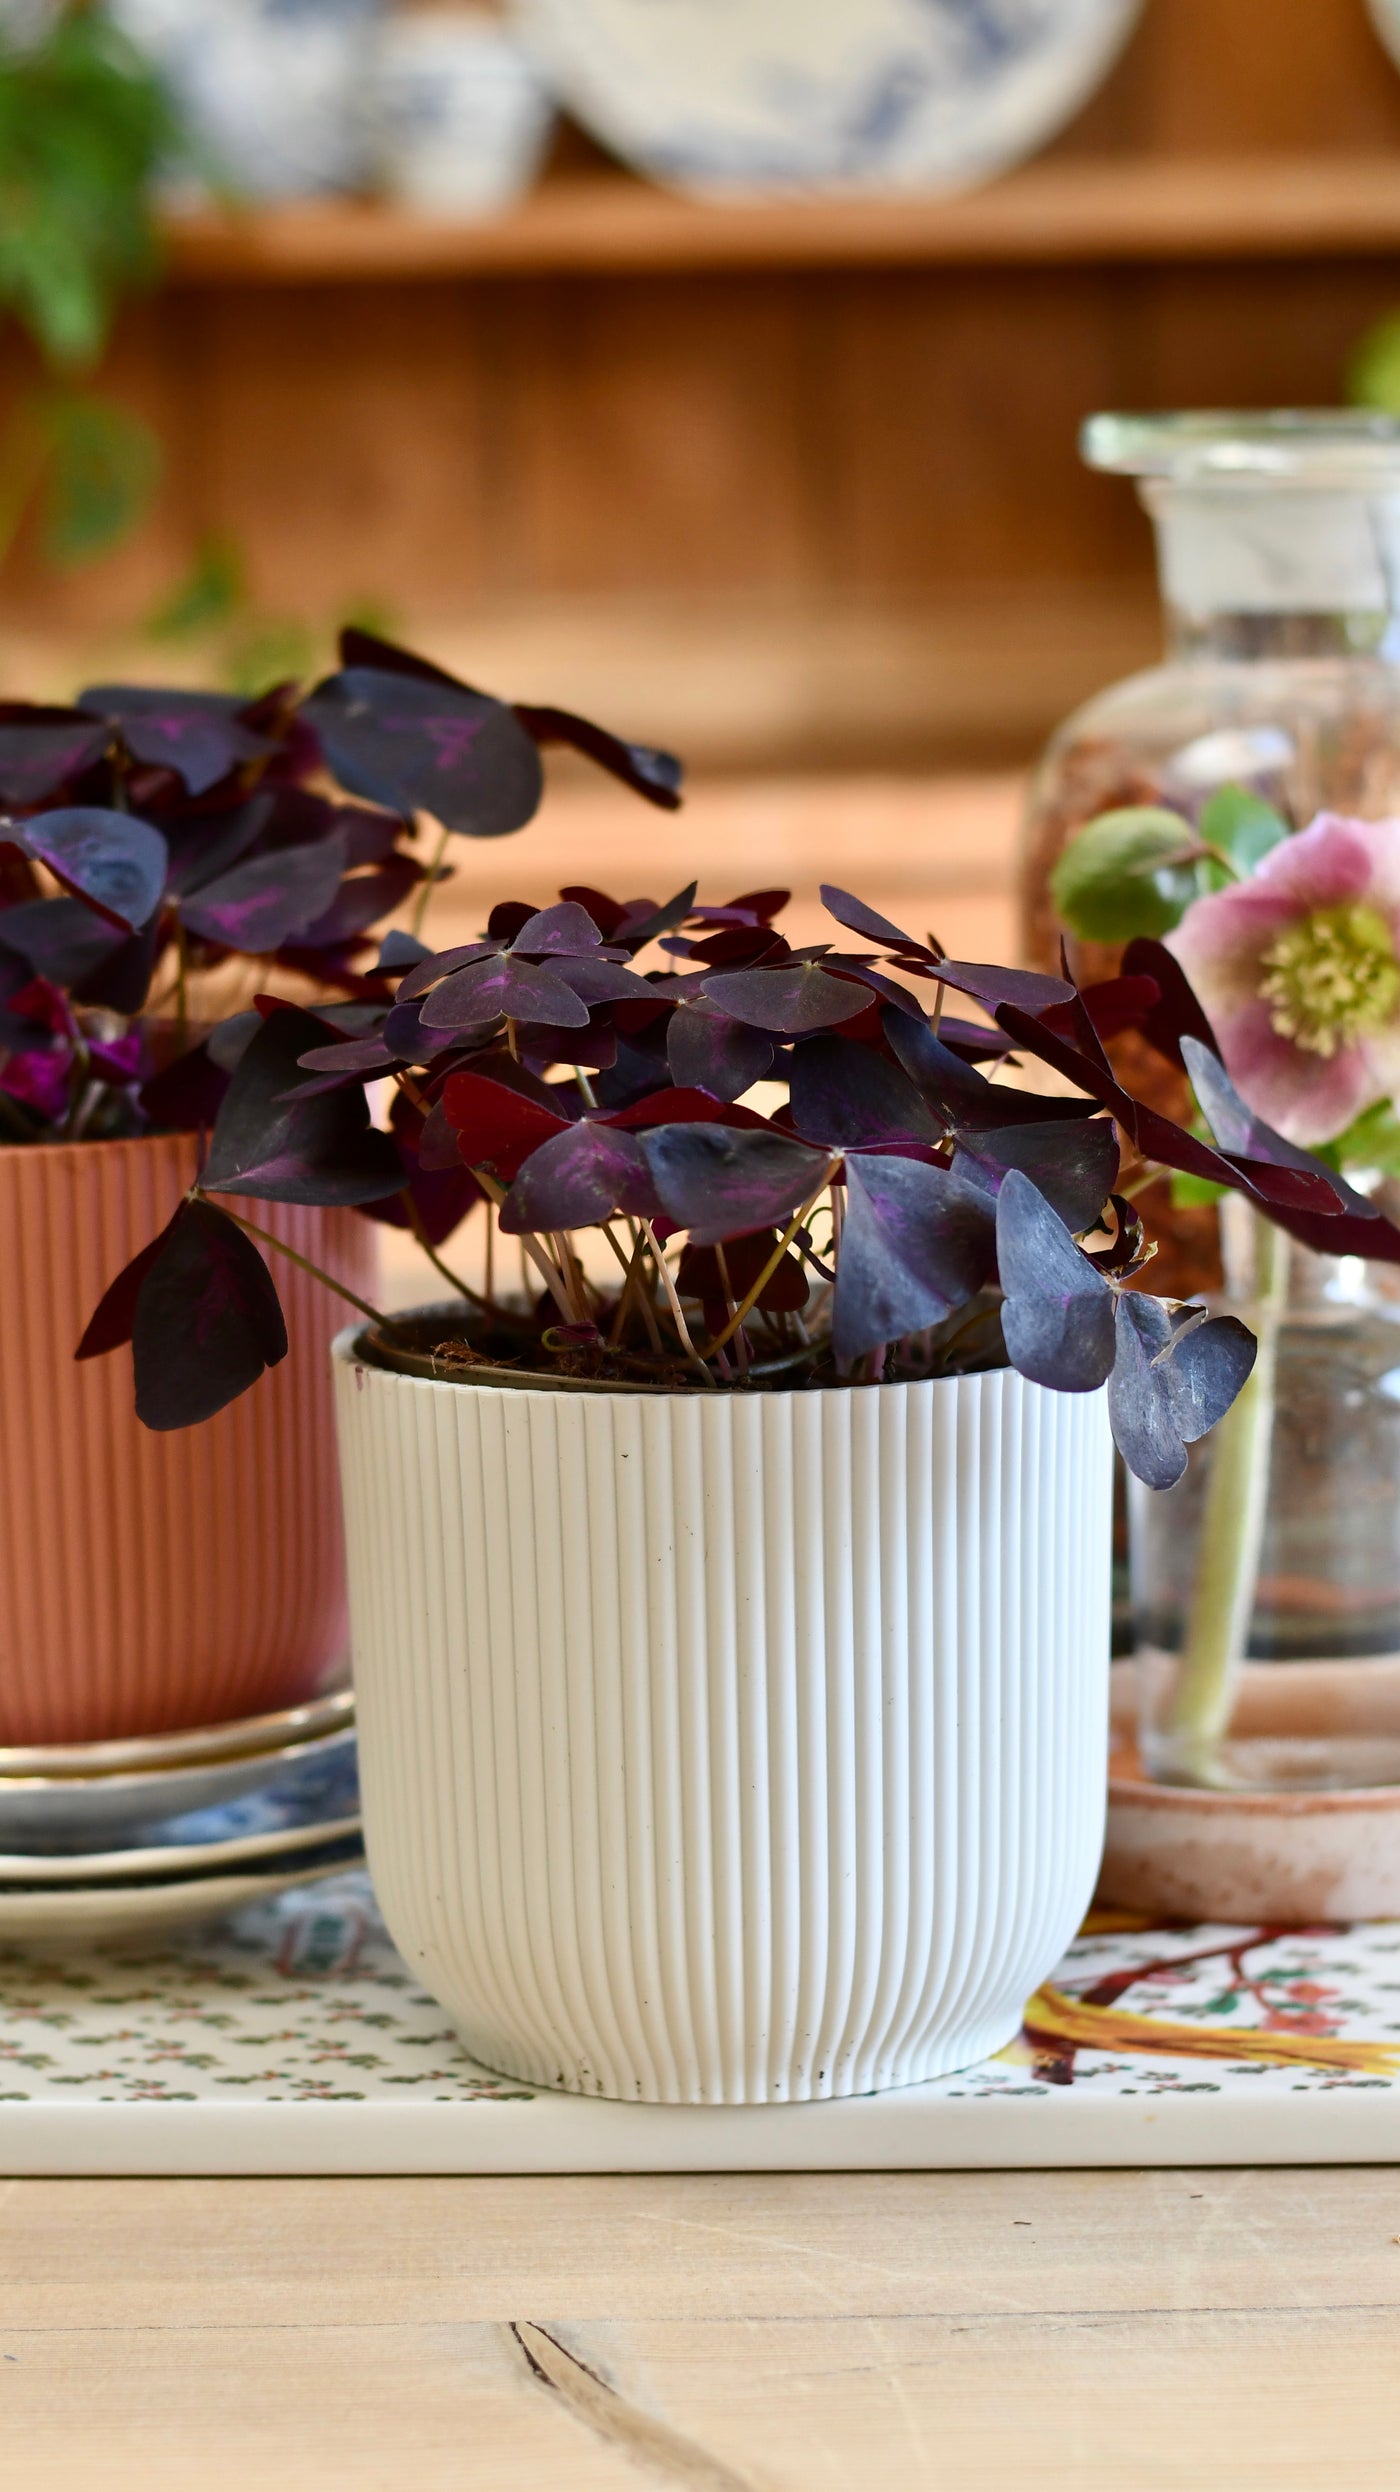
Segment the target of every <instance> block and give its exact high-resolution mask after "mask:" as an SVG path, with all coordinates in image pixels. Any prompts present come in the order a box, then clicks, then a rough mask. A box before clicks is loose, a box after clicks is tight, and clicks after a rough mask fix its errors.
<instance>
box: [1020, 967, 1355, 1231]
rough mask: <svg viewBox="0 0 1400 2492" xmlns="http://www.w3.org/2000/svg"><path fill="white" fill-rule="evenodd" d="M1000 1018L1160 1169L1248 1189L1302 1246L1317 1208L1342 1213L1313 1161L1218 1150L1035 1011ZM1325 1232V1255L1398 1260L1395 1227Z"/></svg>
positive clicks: (1333, 1188)
mask: <svg viewBox="0 0 1400 2492" xmlns="http://www.w3.org/2000/svg"><path fill="white" fill-rule="evenodd" d="M997 1018H998V1020H1000V1021H1001V1022H1002V1024H1003V1026H1004V1027H1005V1029H1006V1030H1007V1031H1008V1032H1009V1033H1010V1035H1011V1036H1012V1037H1013V1038H1014V1039H1015V1040H1016V1043H1017V1045H1018V1046H1019V1047H1021V1048H1023V1049H1024V1050H1025V1052H1026V1053H1027V1054H1030V1055H1035V1056H1039V1057H1040V1058H1041V1059H1042V1061H1043V1062H1045V1063H1046V1064H1050V1065H1053V1066H1054V1068H1055V1070H1056V1071H1057V1072H1060V1073H1064V1074H1065V1075H1067V1077H1068V1078H1069V1080H1070V1081H1073V1082H1078V1083H1079V1084H1080V1086H1081V1087H1082V1088H1083V1089H1085V1090H1087V1091H1088V1092H1089V1094H1090V1096H1091V1098H1093V1099H1094V1100H1096V1101H1097V1102H1098V1104H1099V1106H1101V1107H1106V1108H1110V1109H1111V1110H1112V1112H1113V1114H1114V1116H1115V1117H1116V1118H1117V1120H1118V1123H1119V1124H1120V1125H1121V1126H1122V1128H1123V1130H1124V1132H1125V1133H1126V1134H1127V1135H1128V1137H1129V1139H1130V1140H1131V1141H1132V1142H1134V1143H1135V1144H1136V1146H1137V1148H1138V1150H1139V1151H1140V1152H1141V1153H1142V1156H1143V1158H1144V1159H1148V1160H1157V1161H1159V1162H1160V1164H1161V1165H1162V1167H1164V1168H1179V1169H1181V1170H1182V1171H1183V1172H1184V1173H1185V1174H1186V1175H1188V1176H1192V1177H1205V1178H1207V1179H1209V1180H1210V1182H1211V1183H1212V1184H1215V1185H1223V1186H1228V1187H1230V1188H1231V1189H1233V1190H1235V1191H1238V1192H1239V1193H1242V1194H1251V1195H1253V1196H1254V1198H1255V1200H1256V1201H1258V1202H1261V1203H1263V1204H1264V1205H1265V1206H1266V1207H1267V1209H1268V1211H1269V1215H1270V1218H1271V1219H1276V1220H1277V1222H1278V1224H1279V1226H1280V1228H1284V1229H1287V1230H1288V1233H1289V1235H1290V1236H1294V1237H1298V1238H1300V1239H1301V1240H1302V1242H1303V1244H1304V1245H1309V1246H1311V1245H1314V1244H1315V1243H1316V1242H1317V1232H1318V1230H1319V1228H1320V1226H1321V1223H1320V1222H1319V1218H1318V1215H1319V1214H1321V1215H1322V1216H1323V1220H1324V1221H1325V1220H1326V1219H1327V1218H1328V1217H1329V1216H1331V1215H1330V1213H1329V1205H1330V1204H1336V1206H1337V1212H1336V1217H1337V1219H1338V1220H1340V1219H1341V1217H1342V1213H1341V1203H1340V1197H1339V1194H1338V1190H1337V1181H1336V1180H1335V1179H1334V1178H1333V1177H1331V1175H1330V1174H1329V1173H1328V1172H1327V1171H1322V1170H1319V1171H1318V1172H1317V1173H1315V1172H1314V1170H1313V1169H1311V1168H1279V1167H1273V1166H1270V1165H1269V1164H1268V1163H1266V1162H1265V1161H1262V1160H1246V1159H1232V1158H1230V1157H1229V1156H1228V1155H1227V1154H1226V1153H1224V1152H1223V1151H1217V1150H1214V1149H1212V1147H1211V1145H1210V1144H1209V1143H1206V1142H1200V1141H1198V1140H1197V1138H1196V1136H1195V1135H1194V1134H1189V1133H1187V1132H1186V1130H1185V1128H1184V1127H1183V1126H1181V1125H1176V1124H1173V1122H1172V1120H1171V1118H1170V1117H1168V1116H1163V1115H1161V1114H1160V1113H1159V1112H1158V1110H1157V1109H1156V1108H1150V1107H1147V1106H1146V1105H1144V1104H1143V1103H1142V1102H1141V1101H1140V1100H1136V1099H1134V1098H1133V1097H1132V1096H1131V1095H1130V1093H1129V1092H1128V1091H1126V1090H1124V1088H1123V1086H1122V1084H1121V1082H1120V1081H1119V1080H1118V1078H1117V1076H1116V1075H1115V1074H1114V1073H1113V1071H1112V1069H1111V1068H1110V1067H1109V1066H1108V1065H1107V1064H1106V1063H1100V1062H1099V1061H1098V1060H1097V1059H1096V1058H1095V1057H1094V1056H1091V1055H1089V1054H1088V1053H1087V1052H1086V1051H1085V1050H1084V1049H1083V1048H1081V1047H1079V1046H1077V1045H1076V1044H1075V1042H1074V1041H1073V1040H1072V1039H1067V1038H1061V1037H1059V1036H1058V1035H1057V1033H1056V1032H1055V1031H1053V1030H1050V1029H1047V1028H1046V1027H1045V1026H1044V1024H1043V1023H1041V1022H1040V1021H1038V1020H1036V1019H1035V1018H1034V1016H1033V1015H1032V1014H1030V1013H1025V1012H1020V1011H1018V1010H1017V1008H1016V1007H1015V1006H1014V1005H1012V1004H1006V1005H1003V1006H1002V1007H1001V1009H1000V1011H999V1012H998V1015H997ZM1300 1219H1301V1220H1304V1221H1306V1222H1307V1223H1308V1224H1309V1227H1308V1232H1307V1233H1306V1234H1305V1232H1304V1228H1303V1227H1302V1226H1300V1225H1297V1222H1298V1221H1299V1220H1300ZM1368 1225H1369V1224H1368ZM1388 1228H1389V1223H1388V1222H1384V1221H1377V1222H1376V1224H1375V1232H1374V1233H1375V1234H1376V1235H1377V1237H1379V1236H1380V1234H1381V1233H1382V1232H1383V1231H1385V1230H1386V1229H1388ZM1327 1234H1328V1235H1329V1236H1331V1237H1333V1238H1335V1239H1336V1241H1337V1242H1336V1243H1335V1244H1332V1245H1319V1246H1318V1251H1319V1252H1321V1253H1323V1254H1329V1253H1330V1254H1374V1255H1378V1256H1381V1257H1383V1258H1385V1259H1386V1260H1389V1261H1396V1260H1400V1231H1391V1237H1390V1242H1388V1243H1387V1244H1385V1245H1381V1244H1376V1245H1374V1246H1353V1245H1350V1244H1343V1243H1342V1236H1343V1232H1342V1229H1341V1228H1340V1227H1336V1228H1333V1229H1330V1230H1329V1231H1328V1232H1327Z"/></svg>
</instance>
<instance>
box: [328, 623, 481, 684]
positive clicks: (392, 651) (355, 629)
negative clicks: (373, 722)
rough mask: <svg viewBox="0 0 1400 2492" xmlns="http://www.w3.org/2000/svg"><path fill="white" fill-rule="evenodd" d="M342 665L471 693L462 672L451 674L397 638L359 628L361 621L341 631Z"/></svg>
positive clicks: (349, 624) (347, 625)
mask: <svg viewBox="0 0 1400 2492" xmlns="http://www.w3.org/2000/svg"><path fill="white" fill-rule="evenodd" d="M339 647H340V663H341V665H342V667H359V666H369V667H374V668H376V669H377V670H378V672H379V673H381V674H385V675H412V676H416V677H417V679H418V681H419V682H420V683H425V684H446V686H447V688H448V690H449V691H450V692H471V691H474V690H475V686H474V685H472V684H467V683H463V681H462V679H461V677H460V675H449V674H448V672H447V669H446V668H445V667H442V666H434V664H433V661H432V659H431V658H420V657H419V655H418V653H417V651H416V650H413V649H401V648H399V646H398V644H397V642H396V641H392V640H381V639H380V638H379V636H378V634H377V633H376V632H366V631H362V630H361V629H360V626H359V624H358V623H347V624H346V625H345V626H344V628H343V630H342V631H341V634H340V642H339Z"/></svg>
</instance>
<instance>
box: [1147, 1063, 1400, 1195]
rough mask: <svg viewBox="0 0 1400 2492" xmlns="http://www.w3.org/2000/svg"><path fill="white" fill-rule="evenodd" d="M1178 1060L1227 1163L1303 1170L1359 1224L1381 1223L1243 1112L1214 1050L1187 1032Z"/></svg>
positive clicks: (1249, 1111)
mask: <svg viewBox="0 0 1400 2492" xmlns="http://www.w3.org/2000/svg"><path fill="white" fill-rule="evenodd" d="M1181 1060H1182V1064H1183V1066H1184V1068H1185V1071H1186V1073H1187V1076H1188V1078H1189V1080H1190V1083H1191V1088H1192V1089H1193V1090H1194V1092H1195V1094H1196V1102H1197V1105H1198V1106H1199V1108H1200V1111H1201V1114H1202V1115H1203V1116H1204V1118H1205V1120H1206V1123H1207V1124H1208V1125H1209V1127H1210V1130H1211V1132H1212V1133H1213V1135H1214V1136H1215V1139H1216V1141H1217V1142H1218V1143H1219V1145H1220V1148H1221V1150H1222V1151H1228V1152H1229V1154H1230V1156H1231V1158H1232V1159H1247V1160H1252V1161H1258V1160H1263V1161H1265V1162H1266V1163H1267V1165H1268V1166H1269V1167H1271V1168H1305V1169H1308V1170H1310V1171H1311V1173H1312V1174H1313V1175H1314V1176H1318V1177H1321V1178H1322V1179H1323V1181H1324V1182H1325V1183H1326V1184H1327V1185H1329V1186H1331V1187H1332V1189H1333V1191H1334V1193H1335V1194H1336V1196H1337V1198H1338V1201H1339V1202H1343V1203H1345V1205H1346V1207H1347V1210H1348V1211H1349V1212H1352V1213H1354V1214H1355V1216H1356V1217H1357V1218H1358V1219H1360V1220H1375V1219H1378V1218H1379V1217H1380V1214H1379V1212H1378V1211H1377V1208H1376V1206H1375V1204H1374V1203H1371V1202H1368V1201H1367V1198H1366V1196H1365V1195H1364V1194H1358V1193H1357V1191H1356V1189H1355V1187H1354V1186H1349V1185H1348V1184H1347V1182H1346V1180H1345V1178H1344V1177H1339V1176H1338V1175H1337V1173H1336V1171H1335V1169H1331V1168H1328V1167H1326V1166H1325V1165H1324V1163H1323V1162H1322V1161H1321V1160H1319V1159H1314V1157H1313V1155H1312V1153H1311V1151H1304V1150H1303V1149H1301V1148H1300V1146H1299V1145H1298V1144H1297V1143H1296V1142H1289V1141H1288V1140H1287V1138H1286V1137H1285V1136H1284V1135H1283V1134H1281V1133H1276V1132H1275V1130H1274V1128H1273V1126H1272V1125H1266V1124H1265V1122H1264V1119H1263V1117H1262V1116H1256V1115H1255V1113H1254V1110H1253V1108H1250V1107H1246V1105H1245V1103H1244V1101H1243V1099H1242V1098H1241V1097H1240V1094H1239V1092H1238V1091H1237V1090H1236V1088H1235V1085H1234V1083H1233V1082H1232V1081H1231V1079H1230V1076H1229V1074H1228V1073H1227V1072H1226V1070H1225V1067H1224V1065H1223V1064H1222V1063H1221V1061H1220V1058H1219V1056H1218V1055H1217V1054H1216V1053H1215V1050H1214V1048H1212V1047H1206V1046H1204V1045H1203V1044H1202V1042H1201V1041H1200V1039H1198V1038H1193V1037H1192V1036H1191V1033H1190V1031H1189V1030H1186V1031H1183V1032H1182V1035H1181Z"/></svg>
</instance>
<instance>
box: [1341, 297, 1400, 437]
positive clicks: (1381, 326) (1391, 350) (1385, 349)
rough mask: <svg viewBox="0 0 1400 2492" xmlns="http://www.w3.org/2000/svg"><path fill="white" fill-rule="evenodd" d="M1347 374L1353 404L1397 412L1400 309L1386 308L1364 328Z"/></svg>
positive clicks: (1399, 397) (1399, 398)
mask: <svg viewBox="0 0 1400 2492" xmlns="http://www.w3.org/2000/svg"><path fill="white" fill-rule="evenodd" d="M1347 377H1348V380H1349V382H1350V388H1351V398H1352V403H1353V404H1354V405H1355V406H1358V407H1378V408H1379V409H1380V410H1381V413H1382V414H1383V415H1400V311H1393V312H1387V313H1386V314H1385V316H1384V318H1383V319H1380V320H1378V321H1377V322H1376V324H1375V327H1374V328H1371V329H1368V330H1367V332H1366V334H1365V336H1364V337H1363V339H1362V340H1361V343H1360V345H1359V346H1358V347H1357V349H1356V352H1355V354H1354V355H1353V357H1352V361H1351V370H1350V372H1349V374H1348V376H1347Z"/></svg>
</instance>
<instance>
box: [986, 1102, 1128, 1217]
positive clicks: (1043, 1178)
mask: <svg viewBox="0 0 1400 2492" xmlns="http://www.w3.org/2000/svg"><path fill="white" fill-rule="evenodd" d="M957 1140H958V1148H957V1151H956V1152H955V1154H954V1158H953V1166H954V1168H955V1169H956V1170H957V1171H958V1172H959V1173H960V1174H961V1175H963V1176H965V1177H966V1178H967V1179H968V1181H969V1183H971V1184H973V1185H976V1184H978V1183H982V1184H985V1185H986V1186H987V1187H988V1188H989V1190H990V1191H991V1192H993V1193H996V1192H998V1191H999V1189H1000V1186H1001V1182H1002V1179H1003V1177H1004V1176H1005V1175H1006V1172H1007V1170H1008V1169H1011V1168H1019V1169H1020V1170H1021V1172H1022V1174H1023V1176H1027V1177H1029V1178H1031V1180H1032V1182H1033V1183H1034V1184H1035V1185H1037V1186H1038V1187H1039V1188H1040V1191H1041V1193H1042V1194H1043V1195H1044V1197H1045V1200H1046V1202H1047V1203H1048V1204H1049V1205H1050V1208H1051V1210H1052V1211H1054V1212H1056V1213H1058V1215H1059V1217H1060V1219H1061V1220H1063V1222H1064V1224H1065V1226H1066V1228H1067V1229H1070V1230H1072V1231H1076V1232H1077V1231H1078V1230H1080V1229H1093V1228H1096V1227H1097V1226H1098V1223H1099V1219H1100V1216H1101V1214H1102V1212H1103V1208H1104V1205H1105V1204H1106V1202H1107V1201H1108V1198H1109V1195H1110V1194H1111V1193H1112V1191H1113V1183H1114V1179H1115V1178H1116V1176H1117V1174H1118V1136H1117V1134H1116V1133H1115V1131H1114V1128H1113V1123H1112V1120H1111V1118H1109V1117H1106V1116H1096V1117H1095V1118H1094V1119H1093V1121H1092V1122H1091V1123H1080V1124H1075V1125H994V1126H991V1127H988V1128H983V1129H978V1128H976V1127H973V1126H970V1125H964V1126H961V1127H959V1130H958V1137H957Z"/></svg>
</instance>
